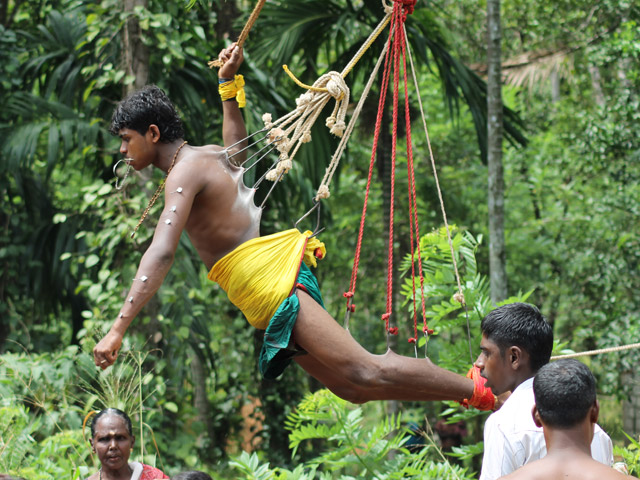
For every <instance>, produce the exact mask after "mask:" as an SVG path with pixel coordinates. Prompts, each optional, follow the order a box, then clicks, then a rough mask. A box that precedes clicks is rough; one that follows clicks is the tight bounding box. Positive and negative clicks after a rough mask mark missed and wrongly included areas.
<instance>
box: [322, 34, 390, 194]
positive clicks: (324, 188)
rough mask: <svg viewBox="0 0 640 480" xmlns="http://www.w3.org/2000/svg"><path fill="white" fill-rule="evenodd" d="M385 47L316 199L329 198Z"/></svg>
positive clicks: (385, 47) (385, 48)
mask: <svg viewBox="0 0 640 480" xmlns="http://www.w3.org/2000/svg"><path fill="white" fill-rule="evenodd" d="M387 48H388V45H387V43H386V42H385V46H384V48H383V49H382V52H381V53H380V56H379V57H378V61H377V62H376V65H375V67H374V68H373V72H372V73H371V75H370V76H369V80H368V81H367V84H366V85H365V87H364V90H363V92H362V95H361V96H360V100H359V101H358V104H357V105H356V108H355V110H354V111H353V114H352V115H351V120H350V121H349V125H347V129H346V130H345V134H344V136H343V137H342V138H341V139H340V143H339V144H338V147H337V148H336V151H335V152H334V154H333V157H332V158H331V162H329V166H328V167H327V170H326V171H325V174H324V178H323V179H322V182H320V186H319V187H318V191H317V194H316V196H315V200H316V201H318V200H321V199H323V198H329V195H330V192H329V185H330V184H331V180H332V179H333V174H334V173H335V171H336V169H337V168H338V164H339V163H340V157H341V156H342V153H343V152H344V149H345V148H346V146H347V142H348V140H349V137H351V133H352V132H353V129H354V127H355V124H356V121H357V119H358V117H359V116H360V112H361V111H362V107H363V105H364V102H365V100H366V99H367V96H368V95H369V92H370V91H371V86H372V85H373V81H374V80H375V77H376V76H377V74H378V70H379V69H380V65H381V64H382V60H383V59H384V56H385V54H386V52H387Z"/></svg>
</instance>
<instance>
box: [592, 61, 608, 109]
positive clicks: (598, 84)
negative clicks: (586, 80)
mask: <svg viewBox="0 0 640 480" xmlns="http://www.w3.org/2000/svg"><path fill="white" fill-rule="evenodd" d="M589 75H591V88H593V98H594V99H595V101H596V105H598V106H599V107H604V103H605V100H604V92H603V91H602V77H601V76H600V70H599V69H598V67H597V66H596V65H589Z"/></svg>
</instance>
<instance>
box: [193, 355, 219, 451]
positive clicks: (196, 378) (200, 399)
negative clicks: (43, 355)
mask: <svg viewBox="0 0 640 480" xmlns="http://www.w3.org/2000/svg"><path fill="white" fill-rule="evenodd" d="M189 357H190V359H191V379H192V381H193V406H194V407H195V410H196V412H197V420H198V422H201V423H202V424H203V425H204V426H205V428H204V432H205V434H206V435H207V436H208V438H210V439H211V438H213V432H212V427H211V405H209V398H208V397H207V376H208V373H207V369H206V367H205V365H204V364H203V363H202V360H201V359H200V357H199V356H198V353H197V352H195V351H193V350H191V351H190V354H189Z"/></svg>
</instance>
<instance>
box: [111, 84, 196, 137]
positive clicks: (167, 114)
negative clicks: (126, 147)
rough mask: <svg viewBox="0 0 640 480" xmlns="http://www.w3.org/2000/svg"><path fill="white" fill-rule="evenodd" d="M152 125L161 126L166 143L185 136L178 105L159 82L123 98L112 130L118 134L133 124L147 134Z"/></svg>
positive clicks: (114, 114) (141, 132)
mask: <svg viewBox="0 0 640 480" xmlns="http://www.w3.org/2000/svg"><path fill="white" fill-rule="evenodd" d="M150 125H157V126H158V129H159V130H160V141H161V142H163V143H171V142H173V141H174V140H178V139H180V138H183V137H184V128H183V127H182V121H181V120H180V117H179V116H178V112H177V111H176V108H175V107H174V105H173V103H171V100H169V97H167V95H166V94H165V93H164V91H162V89H160V88H159V87H157V86H156V85H147V86H146V87H144V88H142V89H140V90H138V91H136V92H133V93H132V94H130V95H129V96H128V97H126V98H125V99H124V100H122V101H120V103H118V105H117V106H116V109H115V110H114V111H113V116H112V117H111V127H109V131H110V132H111V133H112V134H113V135H118V134H119V133H120V130H122V129H123V128H130V129H131V130H135V131H136V132H138V133H139V134H140V135H144V134H145V133H147V130H149V126H150Z"/></svg>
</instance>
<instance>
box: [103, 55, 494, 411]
mask: <svg viewBox="0 0 640 480" xmlns="http://www.w3.org/2000/svg"><path fill="white" fill-rule="evenodd" d="M220 58H221V59H222V60H223V61H224V62H225V63H224V65H223V66H222V67H221V68H220V69H219V71H218V75H219V77H220V82H221V85H222V86H223V87H225V88H223V89H221V95H222V99H223V102H222V109H223V129H222V136H223V141H224V145H225V147H226V148H223V147H220V146H216V145H205V146H192V145H188V144H187V143H186V142H185V141H184V140H183V135H184V134H183V130H182V123H181V121H180V119H179V117H178V115H177V113H176V111H175V108H174V107H173V105H172V104H171V102H170V100H169V99H168V98H167V97H166V96H165V94H164V92H162V91H161V90H160V89H159V88H157V87H154V86H150V87H145V88H144V89H142V90H140V91H138V92H135V93H133V94H132V95H130V96H129V97H127V98H125V99H124V100H123V101H122V102H120V103H119V104H118V106H117V107H116V109H115V111H114V115H113V119H112V124H111V131H112V133H114V134H116V135H118V136H119V137H120V138H121V140H122V143H121V146H120V152H121V153H122V155H124V156H125V158H127V162H128V163H129V164H130V165H131V166H132V167H133V168H134V169H135V170H142V169H143V168H146V167H148V166H149V165H153V166H155V167H156V168H159V169H161V170H162V171H164V172H167V177H166V181H165V184H164V186H165V188H164V200H165V204H164V209H163V211H162V214H161V216H160V219H159V221H158V225H157V227H156V229H155V233H154V236H153V241H152V243H151V245H150V246H149V248H148V249H147V250H146V252H145V253H144V255H143V257H142V260H141V261H140V265H139V267H138V271H137V274H136V278H135V280H134V281H133V285H132V286H131V289H130V291H129V294H128V295H127V298H126V299H125V301H124V303H123V306H122V309H121V311H120V313H119V315H118V316H117V318H116V320H115V322H114V323H113V325H112V327H111V329H110V331H109V332H108V333H107V335H106V336H105V337H104V338H103V339H102V340H101V341H100V342H99V343H98V344H97V345H96V347H95V348H94V351H93V353H94V360H95V364H96V365H97V366H98V367H100V368H102V369H105V368H107V367H109V366H110V365H113V363H114V362H115V361H116V357H117V355H118V350H119V349H120V346H121V343H122V338H123V336H124V334H125V332H126V330H127V328H128V327H129V325H130V324H131V322H132V321H133V319H134V318H135V317H136V315H137V314H138V313H139V312H140V310H141V309H142V307H143V306H144V305H145V304H146V303H147V302H148V301H149V300H150V299H151V297H152V296H153V295H154V294H155V293H156V291H157V290H158V289H159V288H160V285H161V284H162V282H163V280H164V278H165V276H166V274H167V272H168V271H169V268H170V267H171V264H172V262H173V259H174V254H175V251H176V248H177V246H178V241H179V239H180V235H181V233H182V231H183V230H186V231H187V233H188V235H189V238H190V240H191V242H192V243H193V246H194V247H195V249H196V250H197V252H198V254H199V255H200V258H201V259H202V261H203V262H204V264H205V265H206V267H207V269H209V271H210V272H209V278H210V279H211V280H213V281H216V282H218V283H219V284H220V286H221V287H222V288H223V289H224V290H225V291H226V292H227V294H228V295H229V298H230V300H231V301H232V302H233V303H234V304H235V305H237V306H238V307H239V308H240V309H241V310H242V311H243V313H244V314H245V316H246V317H247V319H248V320H249V322H250V323H251V324H252V325H254V326H255V327H257V328H261V329H266V332H265V342H264V347H263V350H262V352H261V355H260V370H261V372H262V374H263V375H264V376H265V377H266V378H275V377H277V376H278V375H279V374H280V373H281V372H282V370H283V369H284V368H285V367H286V365H287V364H289V363H290V362H291V361H292V360H294V361H295V362H296V363H298V364H299V365H300V366H301V367H302V368H304V369H305V370H306V371H307V372H308V373H309V374H310V375H312V376H314V377H315V378H316V379H318V380H319V381H320V382H321V383H322V384H323V385H325V386H326V387H327V388H328V389H330V390H331V391H332V392H334V393H335V394H336V395H338V396H339V397H341V398H344V399H346V400H348V401H351V402H353V403H364V402H367V401H370V400H401V401H402V400H405V401H411V400H458V401H465V400H467V401H468V403H469V404H471V405H473V406H476V407H480V408H484V409H492V408H494V405H495V396H494V395H493V394H492V393H491V391H490V390H487V389H485V388H484V381H483V379H481V378H480V377H479V375H478V376H475V379H474V380H472V379H470V378H466V377H464V376H462V375H458V374H455V373H453V372H450V371H448V370H445V369H442V368H440V367H438V366H436V365H434V364H433V363H432V362H431V361H430V360H429V359H418V358H411V357H404V356H400V355H397V354H395V353H393V352H392V351H388V352H387V353H385V354H384V355H374V354H371V353H369V352H368V351H366V350H365V349H364V348H363V347H362V346H361V345H360V344H358V343H357V342H356V341H355V340H354V339H353V338H352V337H351V335H350V334H349V332H348V331H347V330H345V329H344V328H342V327H341V326H340V325H339V324H338V323H337V322H336V321H335V320H334V319H333V318H332V317H331V316H330V315H329V314H328V313H327V312H326V310H324V308H323V306H322V298H321V296H320V292H319V290H318V285H317V282H316V280H315V277H314V276H313V274H312V273H311V271H310V270H309V268H308V267H307V265H311V266H315V262H316V257H319V258H321V257H322V256H323V255H324V245H323V244H322V243H321V242H320V241H319V240H318V239H317V238H315V237H312V236H311V232H305V233H301V232H299V231H298V230H297V229H292V230H288V231H285V232H281V233H277V234H274V235H269V236H264V237H261V236H260V232H259V227H260V214H261V210H260V209H259V208H258V207H256V205H255V204H254V201H253V196H254V190H253V189H250V188H248V187H246V186H245V185H244V183H243V171H244V170H243V169H242V168H241V167H239V166H237V165H239V164H241V163H242V160H243V155H242V153H240V154H238V152H239V151H240V150H241V149H242V147H243V146H244V142H243V140H244V139H245V138H246V136H247V132H246V129H245V125H244V121H243V117H242V114H241V113H240V109H239V105H238V101H237V100H236V93H237V92H236V90H240V89H241V85H242V84H243V83H242V82H240V81H239V76H236V73H237V71H238V68H239V66H240V64H241V63H242V60H243V54H242V49H241V48H240V47H237V46H236V45H235V44H234V45H232V46H230V47H229V48H227V49H225V50H223V51H222V52H221V54H220ZM236 80H238V81H236ZM223 90H224V93H223ZM228 92H231V94H230V95H229V93H228ZM237 98H238V99H241V100H243V99H244V98H243V96H242V97H240V96H238V97H237ZM231 157H233V162H232V161H231V160H230V158H231ZM160 190H161V189H160V188H159V190H158V192H157V193H158V194H159V193H160Z"/></svg>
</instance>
